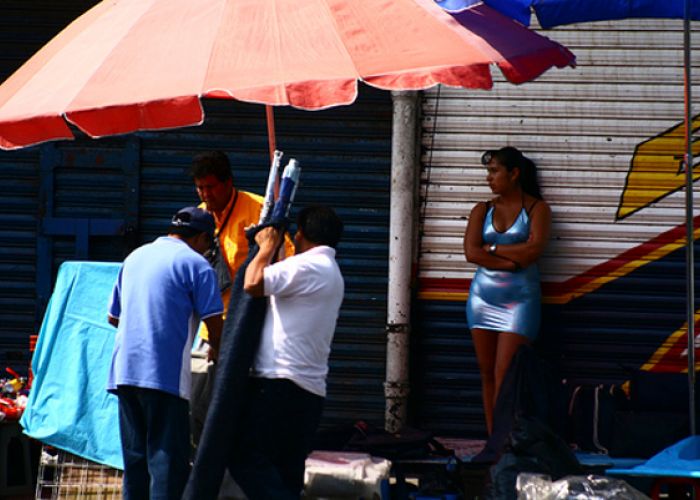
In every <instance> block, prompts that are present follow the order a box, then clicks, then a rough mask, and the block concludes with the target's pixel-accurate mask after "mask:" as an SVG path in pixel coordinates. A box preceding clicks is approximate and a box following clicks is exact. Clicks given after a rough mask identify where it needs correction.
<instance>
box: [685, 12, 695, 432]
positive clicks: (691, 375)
mask: <svg viewBox="0 0 700 500" xmlns="http://www.w3.org/2000/svg"><path fill="white" fill-rule="evenodd" d="M690 3H691V1H690V0H685V16H684V19H683V67H684V71H683V72H684V90H685V92H684V106H685V118H684V119H685V211H686V229H685V230H686V269H687V272H686V291H687V315H688V397H689V402H688V408H689V410H690V415H689V417H690V434H691V435H693V436H694V435H695V433H696V429H695V254H694V243H695V234H694V233H695V230H694V227H693V226H694V224H693V218H694V217H693V141H692V109H691V108H692V104H691V101H690V97H691V78H690V76H691V75H690V72H691V65H690Z"/></svg>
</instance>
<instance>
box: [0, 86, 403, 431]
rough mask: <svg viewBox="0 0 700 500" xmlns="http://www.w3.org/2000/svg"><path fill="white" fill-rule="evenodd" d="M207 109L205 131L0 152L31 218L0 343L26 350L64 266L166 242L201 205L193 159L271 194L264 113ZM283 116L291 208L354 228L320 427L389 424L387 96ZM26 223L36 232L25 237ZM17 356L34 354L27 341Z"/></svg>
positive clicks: (10, 237)
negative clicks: (316, 208)
mask: <svg viewBox="0 0 700 500" xmlns="http://www.w3.org/2000/svg"><path fill="white" fill-rule="evenodd" d="M205 108H206V113H207V117H208V118H207V122H206V123H205V125H203V126H201V127H192V128H188V129H182V130H177V131H171V132H163V133H144V134H138V135H128V136H124V137H118V138H109V139H101V140H98V141H94V140H90V139H87V138H80V139H78V140H77V141H75V142H58V143H52V144H47V145H43V146H40V147H39V148H33V149H32V150H30V151H27V152H19V153H12V154H9V153H0V154H1V155H2V156H0V172H2V173H3V176H4V177H6V178H7V181H8V182H7V184H5V187H6V188H7V189H8V196H7V197H4V198H3V199H2V203H3V204H7V206H8V208H9V207H21V208H22V210H25V211H26V212H27V213H26V214H25V215H18V216H17V217H16V220H14V219H13V220H12V221H11V225H10V227H9V228H8V229H7V230H6V232H7V237H6V238H5V240H4V243H3V244H4V245H7V248H8V251H7V252H5V251H3V253H10V250H12V249H14V248H17V247H22V251H21V252H17V253H13V254H12V263H8V265H7V269H8V271H13V270H14V272H8V273H6V274H5V276H6V278H4V279H6V280H7V283H8V287H7V288H5V289H4V290H14V292H12V293H11V294H9V293H8V296H7V298H5V297H2V300H3V305H5V306H7V307H4V308H3V314H4V315H7V318H8V321H7V322H6V323H5V324H3V325H1V326H0V329H2V332H1V335H2V337H0V338H3V339H8V343H9V341H10V340H11V339H12V338H13V337H11V334H14V331H15V330H17V332H16V337H17V339H16V340H13V341H14V342H16V343H18V344H20V345H21V344H22V343H24V345H25V346H28V335H29V333H30V332H31V330H28V329H27V330H24V327H22V325H31V319H32V318H34V317H35V316H36V313H35V312H34V310H38V311H43V307H44V306H45V303H46V301H47V300H48V297H49V295H50V291H51V288H52V285H53V282H54V279H55V272H56V270H57V269H58V266H59V265H60V263H61V262H63V261H65V260H67V259H76V258H77V259H90V260H111V261H119V260H121V259H122V258H123V257H124V256H125V255H126V254H127V253H128V252H129V251H130V250H131V249H133V248H134V247H135V246H136V245H138V244H140V243H143V242H147V241H151V240H153V239H154V238H155V237H156V236H158V235H160V234H163V231H165V230H166V228H167V225H168V223H169V220H170V217H171V216H172V214H173V213H174V212H175V211H176V210H177V209H178V208H180V207H182V206H185V205H191V204H196V203H198V200H197V197H196V193H195V191H194V187H193V184H192V181H191V180H190V179H189V177H188V172H187V171H188V167H189V164H190V161H191V158H192V156H193V155H194V154H196V153H198V152H201V151H204V150H209V149H221V150H224V151H226V152H228V153H230V155H231V159H232V163H233V166H234V178H235V183H236V185H237V187H239V188H241V189H244V190H251V191H256V192H261V191H262V190H264V187H265V183H266V181H267V172H268V169H269V157H268V150H267V148H268V146H267V135H266V125H265V113H264V108H263V107H262V106H255V105H246V104H242V103H238V102H233V101H208V102H206V103H205ZM276 114H277V126H278V127H277V129H278V130H277V133H278V135H277V140H278V148H279V149H282V150H283V151H284V152H285V156H286V158H289V157H295V158H297V159H298V160H299V161H300V163H301V165H302V171H303V173H302V180H301V185H300V187H299V189H298V191H297V199H296V205H295V208H298V207H300V206H303V205H307V204H312V203H323V204H328V205H331V206H333V207H334V208H335V209H336V210H337V211H338V213H339V215H340V217H341V218H342V219H343V221H344V223H345V225H346V229H345V234H344V238H343V241H342V243H341V245H340V248H339V253H338V258H339V262H340V266H341V268H342V271H343V273H344V276H345V279H346V298H345V301H344V303H343V307H342V310H341V316H340V321H339V325H338V329H337V333H336V338H335V342H334V345H333V349H332V356H331V372H330V379H329V397H328V400H327V405H326V412H325V417H326V419H325V423H326V424H332V423H339V422H349V421H353V420H355V419H357V418H363V419H366V420H368V421H373V422H375V423H377V424H381V422H382V420H383V411H384V397H383V385H382V383H383V380H384V371H385V370H384V367H385V335H384V327H385V322H386V319H385V318H386V274H387V265H388V212H389V170H390V156H391V155H390V147H391V140H390V136H391V99H390V96H389V93H386V92H380V91H376V90H372V89H369V88H366V89H363V91H362V92H361V96H360V98H359V99H358V102H357V103H355V104H353V105H352V106H348V107H344V108H339V109H332V110H327V111H321V112H314V113H309V112H301V111H295V110H291V109H289V110H284V109H283V110H278V111H277V112H276ZM6 160H8V163H5V162H6ZM284 163H286V162H284ZM10 191H11V192H12V195H11V196H9V193H10ZM294 214H295V211H293V213H292V216H294ZM19 225H24V226H26V227H28V228H29V230H28V231H25V232H20V231H17V230H16V229H15V228H14V226H19ZM34 245H36V251H35V249H34V248H33V247H34ZM4 248H5V247H3V250H4ZM18 256H19V257H18ZM23 280H26V281H23ZM34 287H36V295H34V293H33V289H34ZM18 305H21V307H16V306H18ZM15 324H17V325H19V326H15ZM6 332H7V333H6ZM21 352H22V354H23V355H24V356H27V354H28V353H27V351H26V347H25V350H23V351H21ZM25 359H26V358H25Z"/></svg>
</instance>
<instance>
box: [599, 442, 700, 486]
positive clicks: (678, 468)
mask: <svg viewBox="0 0 700 500" xmlns="http://www.w3.org/2000/svg"><path fill="white" fill-rule="evenodd" d="M607 473H608V474H613V475H627V476H652V477H698V478H700V436H690V437H687V438H685V439H683V440H682V441H679V442H678V443H676V444H674V445H672V446H669V447H668V448H665V449H663V450H661V451H660V452H659V453H657V454H656V455H654V456H653V457H651V458H650V459H649V460H647V461H646V462H644V463H643V464H641V465H637V466H636V467H632V468H629V469H622V468H615V469H608V470H607Z"/></svg>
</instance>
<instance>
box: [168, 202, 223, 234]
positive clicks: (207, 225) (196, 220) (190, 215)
mask: <svg viewBox="0 0 700 500" xmlns="http://www.w3.org/2000/svg"><path fill="white" fill-rule="evenodd" d="M170 225H171V226H172V227H191V228H192V229H194V230H196V231H200V232H202V233H207V234H208V235H209V236H212V237H213V236H214V230H215V229H216V224H215V223H214V217H212V215H211V214H210V213H209V212H207V211H206V210H202V209H201V208H198V207H185V208H183V209H181V210H179V211H178V212H177V213H176V214H175V215H173V219H172V221H171V223H170Z"/></svg>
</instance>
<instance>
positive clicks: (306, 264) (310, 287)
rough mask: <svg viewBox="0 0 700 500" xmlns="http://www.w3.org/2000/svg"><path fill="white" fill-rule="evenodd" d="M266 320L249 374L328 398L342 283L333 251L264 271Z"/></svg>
mask: <svg viewBox="0 0 700 500" xmlns="http://www.w3.org/2000/svg"><path fill="white" fill-rule="evenodd" d="M264 290H265V295H266V296H269V297H270V305H269V307H268V308H267V313H266V315H265V323H264V325H263V330H262V338H261V341H260V347H259V349H258V353H257V355H256V359H255V362H254V364H253V375H254V376H257V377H263V378H286V379H289V380H291V381H292V382H294V383H296V384H297V385H298V386H300V387H301V388H302V389H305V390H306V391H309V392H311V393H313V394H316V395H318V396H321V397H325V396H326V375H327V374H328V355H329V354H330V350H331V342H332V341H333V334H334V333H335V324H336V321H337V320H338V312H339V310H340V304H341V303H342V301H343V294H344V292H345V284H344V282H343V276H342V275H341V274H340V269H339V268H338V264H337V262H336V260H335V250H334V249H333V248H331V247H328V246H317V247H314V248H311V249H310V250H307V251H306V252H303V253H300V254H297V255H294V256H291V257H288V258H286V259H285V260H283V261H281V262H278V263H276V264H273V265H271V266H268V267H266V268H265V270H264Z"/></svg>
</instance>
